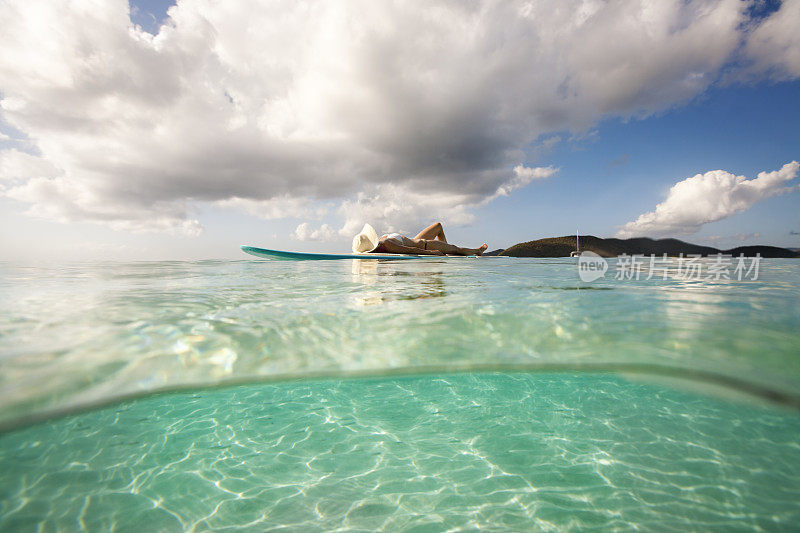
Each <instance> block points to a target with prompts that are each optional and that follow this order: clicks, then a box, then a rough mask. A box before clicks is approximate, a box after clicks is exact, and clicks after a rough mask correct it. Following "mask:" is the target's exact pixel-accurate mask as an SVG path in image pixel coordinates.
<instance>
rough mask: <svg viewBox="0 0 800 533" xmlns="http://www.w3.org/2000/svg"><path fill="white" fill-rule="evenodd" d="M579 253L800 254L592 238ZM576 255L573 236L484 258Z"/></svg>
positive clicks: (669, 241)
mask: <svg viewBox="0 0 800 533" xmlns="http://www.w3.org/2000/svg"><path fill="white" fill-rule="evenodd" d="M580 245H581V247H580V251H582V252H584V251H589V252H594V253H596V254H597V255H600V256H602V257H616V256H618V255H622V254H628V255H634V254H642V255H648V256H649V255H651V254H654V255H663V254H667V255H670V256H677V255H680V254H684V255H689V254H699V255H703V256H707V255H716V254H720V253H722V254H730V255H733V256H738V255H739V254H744V255H745V256H747V257H754V256H755V255H756V254H761V257H771V258H795V257H800V253H798V252H797V251H795V250H790V249H788V248H778V247H777V246H739V247H737V248H731V249H730V250H720V249H718V248H712V247H711V246H700V245H698V244H691V243H688V242H684V241H680V240H678V239H649V238H647V237H640V238H635V239H601V238H600V237H595V236H594V235H581V236H580ZM573 251H575V236H574V235H570V236H566V237H549V238H547V239H538V240H535V241H528V242H521V243H519V244H515V245H514V246H510V247H508V248H506V249H505V250H493V251H491V252H487V253H485V254H484V255H502V256H511V257H569V256H570V253H572V252H573Z"/></svg>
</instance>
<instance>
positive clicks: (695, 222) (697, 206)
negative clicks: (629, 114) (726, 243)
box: [616, 161, 800, 238]
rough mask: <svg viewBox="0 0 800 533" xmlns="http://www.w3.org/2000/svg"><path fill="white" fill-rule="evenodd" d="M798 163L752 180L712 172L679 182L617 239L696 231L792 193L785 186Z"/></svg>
mask: <svg viewBox="0 0 800 533" xmlns="http://www.w3.org/2000/svg"><path fill="white" fill-rule="evenodd" d="M799 167H800V164H798V162H797V161H792V162H791V163H787V164H785V165H783V167H782V168H781V169H780V170H776V171H773V172H759V174H758V176H757V177H756V178H754V179H751V180H748V179H747V178H746V177H744V176H735V175H733V174H731V173H730V172H725V171H724V170H712V171H710V172H706V173H705V174H697V175H695V176H692V177H691V178H686V179H685V180H683V181H679V182H678V183H676V184H675V185H673V186H672V188H671V189H670V190H669V194H667V198H666V200H664V201H663V202H661V203H660V204H658V205H657V206H656V208H655V210H654V211H650V212H648V213H644V214H642V215H640V216H639V218H637V219H636V220H634V221H633V222H628V223H627V224H625V225H624V226H623V227H622V228H621V229H620V230H619V231H618V232H617V234H616V236H617V237H619V238H630V237H638V236H649V237H660V236H671V235H686V234H690V233H695V232H697V231H698V230H699V229H700V228H701V227H702V226H703V225H704V224H708V223H709V222H715V221H717V220H722V219H723V218H728V217H730V216H732V215H735V214H737V213H741V212H742V211H745V210H747V209H749V208H750V207H752V206H753V205H754V204H755V203H757V202H760V201H761V200H765V199H766V198H770V197H772V196H776V195H778V194H783V193H786V192H790V191H792V190H796V187H787V186H786V184H787V183H788V182H789V181H791V180H793V179H794V178H795V177H796V176H797V171H798V168H799Z"/></svg>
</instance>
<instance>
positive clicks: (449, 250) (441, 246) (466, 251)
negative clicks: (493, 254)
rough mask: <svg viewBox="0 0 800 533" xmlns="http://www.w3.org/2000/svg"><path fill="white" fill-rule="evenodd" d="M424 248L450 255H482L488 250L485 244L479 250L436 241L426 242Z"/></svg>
mask: <svg viewBox="0 0 800 533" xmlns="http://www.w3.org/2000/svg"><path fill="white" fill-rule="evenodd" d="M421 240H422V239H420V241H421ZM424 246H425V248H426V249H428V250H441V251H442V252H444V253H446V254H448V255H481V254H483V252H485V251H486V248H488V246H487V245H486V244H485V243H484V244H483V245H481V246H480V247H478V248H462V247H460V246H456V245H455V244H450V243H447V242H442V241H434V240H426V241H425V243H424Z"/></svg>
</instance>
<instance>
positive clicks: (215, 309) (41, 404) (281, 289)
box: [0, 258, 800, 427]
mask: <svg viewBox="0 0 800 533" xmlns="http://www.w3.org/2000/svg"><path fill="white" fill-rule="evenodd" d="M0 302H2V306H0V365H2V374H1V376H0V398H1V400H0V425H4V426H5V427H11V426H14V425H16V424H18V423H20V422H25V421H26V420H30V419H31V417H33V416H35V415H37V414H44V413H48V412H53V411H67V412H69V411H70V410H72V409H74V408H75V407H77V406H85V405H93V404H96V403H98V402H100V403H102V402H105V401H109V400H112V399H114V398H119V397H122V396H126V395H140V394H145V393H148V392H151V391H154V390H159V389H165V388H167V389H168V388H176V387H182V386H196V385H206V384H214V383H220V382H236V381H242V380H245V381H247V380H254V379H256V380H258V379H282V378H284V377H287V376H288V377H294V376H297V377H308V376H310V375H340V374H352V373H386V372H393V371H403V372H408V371H431V370H436V371H451V370H455V369H475V368H484V369H486V368H490V369H498V368H510V367H521V368H531V369H544V370H547V369H548V368H552V367H557V368H559V369H577V368H588V369H596V368H598V367H608V368H624V369H626V370H628V371H631V372H634V371H635V372H638V373H640V374H641V373H643V374H653V373H663V372H667V373H670V372H672V373H676V372H677V373H678V374H681V375H685V376H686V377H689V378H693V379H700V380H703V381H709V380H711V381H716V380H721V381H722V383H721V384H722V385H723V386H726V387H729V388H736V389H754V392H756V393H764V394H767V395H773V396H774V395H775V394H777V395H778V396H779V398H778V399H779V400H785V401H787V402H788V403H792V404H794V405H798V404H800V400H798V393H799V392H800V335H798V331H800V261H794V260H764V261H763V262H762V265H761V272H760V278H759V280H758V281H742V282H737V281H724V280H723V281H716V282H715V281H684V280H680V279H669V280H667V281H664V280H660V279H658V280H656V279H653V280H650V281H645V280H642V281H638V282H637V281H631V280H628V281H618V280H615V279H613V278H612V277H611V276H610V274H609V275H607V277H606V279H603V280H598V281H596V282H593V283H590V284H587V283H582V282H581V281H579V278H578V276H577V272H576V269H575V263H574V261H571V260H564V259H546V260H541V259H538V260H536V259H514V258H486V259H482V260H476V259H465V260H443V261H435V260H420V261H408V260H406V261H396V262H391V261H387V262H378V261H309V262H293V261H288V262H282V261H238V262H215V261H207V262H194V263H190V262H162V263H144V262H142V263H82V264H73V265H66V266H63V265H62V266H48V265H41V266H19V265H12V264H2V265H0ZM615 365H616V366H615ZM751 392H753V391H751ZM780 395H783V396H780Z"/></svg>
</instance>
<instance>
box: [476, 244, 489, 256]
mask: <svg viewBox="0 0 800 533" xmlns="http://www.w3.org/2000/svg"><path fill="white" fill-rule="evenodd" d="M488 247H489V245H488V244H486V243H483V244H481V246H480V247H479V248H475V255H483V252H485V251H486V249H487V248H488Z"/></svg>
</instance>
